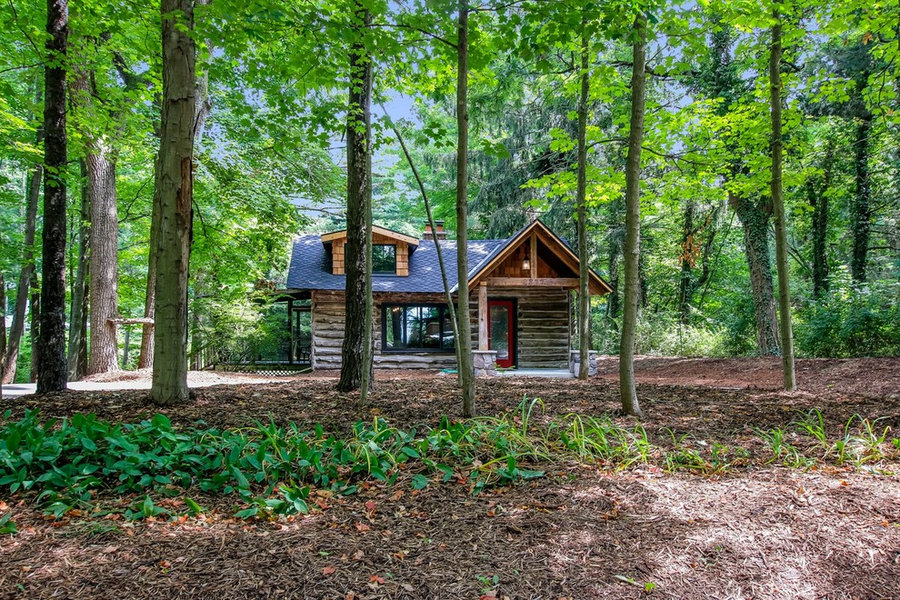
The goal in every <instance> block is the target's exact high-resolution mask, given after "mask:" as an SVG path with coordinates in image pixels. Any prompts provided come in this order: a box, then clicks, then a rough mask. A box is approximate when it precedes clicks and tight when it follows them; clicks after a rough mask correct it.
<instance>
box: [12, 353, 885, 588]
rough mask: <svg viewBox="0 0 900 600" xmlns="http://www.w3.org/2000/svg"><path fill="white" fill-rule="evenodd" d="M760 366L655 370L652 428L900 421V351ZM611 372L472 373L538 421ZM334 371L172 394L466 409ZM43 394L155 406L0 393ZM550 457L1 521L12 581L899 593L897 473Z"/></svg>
mask: <svg viewBox="0 0 900 600" xmlns="http://www.w3.org/2000/svg"><path fill="white" fill-rule="evenodd" d="M644 360H673V359H644ZM644 366H645V367H647V368H646V369H645V370H644V373H643V375H642V373H641V369H642V367H641V366H640V365H639V367H638V373H639V378H641V377H651V378H652V377H662V376H663V375H661V373H664V368H665V365H664V364H662V363H651V364H645V365H644ZM750 366H751V365H748V369H747V372H748V373H751V375H749V377H746V378H744V380H742V381H739V380H737V379H736V377H735V375H734V373H735V372H737V370H735V369H734V368H733V367H734V364H733V363H727V364H724V365H717V366H716V367H713V366H712V365H704V364H703V363H699V364H694V365H693V367H692V369H693V370H692V371H691V372H692V373H693V376H694V378H695V379H701V378H702V377H700V376H701V375H703V374H704V369H707V371H706V374H708V375H713V374H714V373H716V372H720V373H723V375H722V376H721V377H720V379H715V378H712V377H707V378H706V379H707V380H710V381H712V383H708V384H707V385H706V386H702V387H701V386H698V385H697V384H696V381H694V382H691V383H690V384H683V385H656V384H653V383H649V382H647V383H642V384H641V385H640V386H639V395H640V396H641V399H642V402H643V408H644V410H645V411H646V412H647V418H646V419H645V420H644V422H643V424H644V426H645V427H646V428H647V430H648V433H649V434H650V435H651V437H652V438H654V441H655V442H659V443H663V442H664V440H665V439H667V438H670V437H671V434H670V430H671V431H674V432H676V433H689V434H690V435H691V436H692V439H694V440H697V441H701V440H702V441H706V442H710V441H713V440H717V441H721V442H723V443H728V444H736V445H741V444H744V443H749V442H748V441H747V440H749V439H750V438H751V437H752V435H751V434H752V431H753V428H755V427H760V428H764V429H768V428H773V427H784V426H787V425H788V424H789V423H790V422H791V421H792V420H794V419H795V418H797V415H798V414H799V413H801V412H806V411H809V410H811V409H813V408H816V409H819V410H820V411H821V412H822V414H823V417H824V419H825V422H826V424H827V426H828V428H829V429H830V430H832V431H833V432H838V431H840V429H841V427H842V426H843V424H844V423H845V422H846V421H847V419H848V418H850V416H851V415H854V414H858V415H860V416H861V417H864V418H869V419H875V418H879V419H881V420H880V421H879V424H880V425H879V426H881V427H886V426H890V427H892V428H893V430H894V431H895V432H896V431H898V430H900V400H898V398H897V395H896V393H897V389H898V388H897V387H893V388H892V387H891V386H893V385H894V384H896V383H897V381H898V378H900V375H898V371H900V361H896V360H894V362H893V363H890V362H889V359H888V360H886V361H885V362H884V363H883V364H879V365H874V366H873V365H872V364H866V363H864V362H860V364H858V365H856V367H854V366H853V364H852V363H843V364H840V365H838V366H835V365H834V364H833V363H827V362H826V363H821V364H819V365H815V364H813V365H812V366H807V365H805V364H803V363H802V362H801V374H802V373H804V371H803V369H807V370H806V375H805V377H804V376H803V375H801V378H800V380H801V390H800V391H798V392H792V393H784V392H779V391H777V379H776V380H775V381H776V384H775V385H774V386H772V385H769V384H766V383H765V382H766V379H765V377H766V375H765V372H764V369H763V367H765V364H763V365H762V366H761V367H760V368H759V369H753V368H749V367H750ZM816 366H819V369H818V370H816V369H815V367H816ZM719 367H720V368H719ZM670 368H671V369H674V371H675V372H677V371H679V370H680V371H681V372H682V373H683V372H684V370H685V369H686V367H685V365H684V364H681V365H680V366H678V363H673V364H672V365H670ZM766 368H768V369H769V371H771V368H770V367H766ZM716 369H718V370H716ZM835 369H841V370H843V372H844V379H842V380H839V379H835V377H834V375H833V374H834V373H835ZM877 369H882V371H878V370H877ZM879 373H883V375H882V374H879ZM608 377H610V375H609V374H608V373H607V374H604V373H601V375H599V376H598V377H597V378H595V379H593V380H591V381H587V382H579V381H575V380H546V379H516V378H502V379H492V380H480V381H479V385H478V390H479V394H478V409H479V411H480V412H481V413H482V414H497V413H502V412H507V411H512V410H514V409H515V407H516V405H517V404H518V403H519V401H520V400H521V399H522V397H523V396H525V395H527V396H528V397H529V398H533V397H540V398H542V400H543V402H544V411H545V412H544V413H543V416H542V417H540V418H542V419H550V418H553V417H554V416H556V415H564V414H567V413H570V412H577V413H581V414H592V415H598V414H602V413H610V414H613V413H614V412H615V411H616V409H617V407H618V392H617V385H616V383H615V381H613V380H611V379H609V378H608ZM892 378H893V379H892ZM851 379H852V380H853V381H852V382H851ZM867 379H868V382H869V384H870V385H868V386H865V385H863V383H864V382H865V381H866V380H867ZM641 381H645V382H646V381H647V379H641ZM804 381H805V383H804ZM892 381H893V383H891V382H892ZM334 383H335V382H334V379H333V378H330V377H327V376H324V377H323V376H305V377H298V378H295V379H292V380H290V381H285V382H282V383H272V384H258V385H225V386H217V387H212V388H204V389H202V390H195V398H194V400H193V402H192V403H191V404H189V405H186V406H180V407H174V408H167V409H163V410H162V411H161V412H165V413H167V414H168V415H169V416H170V418H171V419H172V420H173V422H175V423H177V424H180V425H189V424H193V423H195V422H196V421H198V420H202V421H203V422H205V423H206V424H207V425H208V426H216V427H235V426H244V425H247V424H250V423H252V422H253V420H254V419H258V420H261V421H268V420H269V419H272V420H274V421H275V422H277V423H279V424H284V423H287V422H290V421H293V422H298V423H300V424H307V425H310V424H313V423H323V424H324V425H325V427H326V428H328V429H331V430H334V431H344V430H346V428H348V427H350V426H351V424H352V423H353V422H354V421H356V420H357V419H358V418H364V419H371V418H373V417H374V416H379V417H380V418H384V419H386V420H387V421H388V422H390V423H391V424H393V425H397V426H412V425H415V424H418V423H423V422H424V423H431V422H435V421H436V420H437V419H438V418H439V417H440V416H441V415H442V414H449V415H451V416H455V415H458V413H459V407H458V400H457V399H456V394H455V391H454V381H453V378H452V377H449V376H440V375H435V374H417V375H410V374H408V373H404V374H402V376H401V375H400V374H397V373H380V374H379V379H378V381H377V387H376V390H375V392H374V393H373V394H372V397H371V399H370V402H369V404H368V405H367V406H365V407H360V406H359V405H358V398H357V397H356V396H355V395H340V394H337V393H335V392H334V390H333V386H334ZM678 383H681V382H678ZM751 384H752V387H751ZM736 388H740V389H736ZM891 390H893V391H891ZM29 407H31V408H37V407H40V409H41V411H42V414H43V415H44V416H46V417H51V416H65V415H70V414H73V413H75V412H88V411H89V412H95V413H97V414H98V415H100V416H101V417H103V418H106V419H112V420H120V421H134V420H136V419H139V418H140V417H141V416H142V415H147V414H151V413H152V412H157V411H156V410H155V409H152V408H148V406H147V403H146V392H138V391H135V392H102V393H100V392H79V393H71V392H70V393H66V394H61V395H57V396H52V397H45V398H41V399H40V400H38V399H34V398H28V397H26V398H23V399H19V400H13V401H3V403H2V404H0V412H2V411H3V410H6V409H10V410H12V411H13V418H15V417H16V416H19V415H20V414H21V413H22V412H23V411H24V410H25V409H26V408H29ZM616 420H617V422H620V423H621V424H623V425H624V424H629V423H632V421H630V420H628V419H625V418H622V417H616ZM895 435H896V434H895ZM546 468H547V471H548V474H547V476H546V477H544V478H542V479H539V480H535V481H533V482H529V483H528V484H523V485H519V486H515V487H512V488H500V489H492V490H489V491H486V492H483V493H482V494H479V495H476V496H473V495H471V493H470V491H469V487H468V485H460V484H458V483H455V482H451V483H447V484H442V485H438V484H433V485H431V486H429V487H427V488H426V489H424V490H422V491H419V492H414V491H413V490H411V489H410V488H409V487H408V485H398V486H383V485H371V486H368V488H367V489H364V490H363V491H361V492H360V493H359V494H357V495H355V496H350V497H346V498H336V497H330V496H328V495H327V494H326V495H324V496H321V497H317V503H316V506H315V510H314V511H313V512H312V514H310V515H307V516H302V517H296V518H289V519H281V520H280V521H277V522H271V523H268V522H244V521H236V520H234V519H232V518H231V517H230V516H229V515H230V514H231V512H232V510H233V504H234V503H233V501H232V500H230V499H227V498H213V497H208V498H205V497H203V496H197V495H193V494H192V497H194V498H195V499H196V500H198V501H199V502H200V503H201V504H203V505H204V506H207V507H210V508H212V509H213V510H212V511H211V512H210V513H208V514H207V515H205V516H202V517H200V518H198V519H187V520H180V521H174V522H173V521H143V522H140V523H133V524H132V523H124V522H122V521H121V520H116V519H104V520H80V519H79V518H78V517H77V516H69V517H67V518H65V519H63V520H61V521H52V520H49V519H48V518H47V517H44V516H43V515H41V514H40V513H39V512H37V511H35V510H33V509H31V508H29V507H28V506H22V505H20V504H17V505H13V506H10V507H4V506H3V505H2V504H0V513H2V512H7V510H11V511H12V512H13V514H14V516H15V520H16V522H17V523H18V526H19V529H20V533H19V534H18V535H16V536H4V537H2V538H0V598H29V599H30V598H222V599H224V598H340V599H345V600H346V599H347V598H354V599H356V598H373V599H374V598H448V599H449V598H473V599H478V598H481V597H482V596H484V595H487V596H488V597H490V596H491V595H496V597H498V598H503V597H509V598H551V599H559V598H638V597H648V596H649V597H665V598H785V599H787V598H873V599H874V598H900V477H898V476H897V475H894V474H885V473H879V472H877V471H872V472H867V471H863V470H854V469H852V468H849V467H847V468H837V467H827V468H821V469H815V470H811V471H807V472H803V471H799V470H795V469H787V468H783V467H774V466H761V465H751V466H749V467H746V468H742V469H739V470H736V471H735V472H733V473H732V474H730V475H726V476H721V477H701V476H695V475H689V474H680V475H670V474H664V473H662V472H660V470H659V469H658V468H653V467H644V468H636V469H630V470H628V471H625V472H619V473H610V472H605V471H602V470H599V469H597V468H593V467H588V466H583V465H572V464H560V465H547V466H546ZM894 471H897V469H894ZM0 499H2V497H0ZM6 500H7V501H8V502H9V501H10V499H9V498H6Z"/></svg>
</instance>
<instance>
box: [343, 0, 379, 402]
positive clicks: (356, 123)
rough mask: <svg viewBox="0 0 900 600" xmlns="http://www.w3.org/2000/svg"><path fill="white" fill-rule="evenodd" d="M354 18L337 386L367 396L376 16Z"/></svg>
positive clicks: (357, 13) (359, 13)
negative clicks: (371, 41)
mask: <svg viewBox="0 0 900 600" xmlns="http://www.w3.org/2000/svg"><path fill="white" fill-rule="evenodd" d="M354 20H355V23H354V34H355V39H354V42H353V44H352V45H351V47H350V93H349V106H348V109H347V244H346V246H345V250H344V252H345V263H344V265H345V270H346V274H347V275H346V277H347V284H346V286H345V310H346V319H345V323H344V340H343V342H342V344H341V377H340V380H339V381H338V390H339V391H342V392H348V391H350V390H355V389H357V388H360V389H361V392H362V394H361V395H363V400H364V399H365V393H366V392H367V391H368V381H369V379H370V375H371V371H372V351H371V346H372V291H371V286H372V283H371V278H372V266H371V265H372V259H371V252H372V250H371V247H372V242H371V240H372V154H371V132H372V59H371V57H370V56H369V52H368V50H367V49H366V43H365V42H366V41H365V35H366V33H365V32H366V30H367V29H368V28H369V27H371V24H372V14H371V13H370V12H369V11H368V10H366V9H365V8H364V7H363V3H362V2H361V1H357V2H356V3H355V10H354Z"/></svg>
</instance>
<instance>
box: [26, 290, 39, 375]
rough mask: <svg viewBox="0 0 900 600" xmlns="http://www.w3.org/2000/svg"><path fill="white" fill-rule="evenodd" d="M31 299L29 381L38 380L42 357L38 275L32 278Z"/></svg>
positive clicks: (29, 309) (29, 310)
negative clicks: (39, 364) (39, 363)
mask: <svg viewBox="0 0 900 600" xmlns="http://www.w3.org/2000/svg"><path fill="white" fill-rule="evenodd" d="M30 289H31V300H30V304H29V308H28V312H29V315H30V316H31V332H30V334H31V336H30V337H31V364H30V365H29V375H28V381H37V377H38V361H39V360H40V357H41V343H40V336H41V291H40V286H39V285H38V279H37V276H35V277H32V278H31V288H30Z"/></svg>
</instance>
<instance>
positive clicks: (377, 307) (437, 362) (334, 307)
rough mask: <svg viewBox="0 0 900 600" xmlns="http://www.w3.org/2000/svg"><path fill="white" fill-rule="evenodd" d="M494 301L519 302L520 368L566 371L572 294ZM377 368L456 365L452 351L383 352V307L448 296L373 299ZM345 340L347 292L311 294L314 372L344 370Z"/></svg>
mask: <svg viewBox="0 0 900 600" xmlns="http://www.w3.org/2000/svg"><path fill="white" fill-rule="evenodd" d="M470 297H471V301H470V306H469V311H470V320H471V323H472V348H473V349H477V348H478V295H477V294H472V295H471V296H470ZM488 298H489V299H498V300H500V299H513V300H515V301H516V327H517V348H516V352H517V359H518V366H519V367H521V368H530V369H564V368H567V367H568V364H569V347H570V340H571V316H570V315H571V308H570V305H569V293H568V292H567V291H566V290H560V289H549V288H545V289H541V288H502V289H498V288H489V289H488ZM373 300H374V302H373V309H374V312H373V315H372V318H373V322H374V323H375V329H374V334H373V335H374V341H375V366H376V367H377V368H387V369H446V368H455V367H456V356H455V355H454V354H453V353H452V352H447V353H440V352H388V353H382V351H381V325H382V323H381V307H382V305H384V304H385V303H388V304H419V303H422V304H441V303H443V302H444V296H443V294H378V293H376V294H375V295H374V298H373ZM343 339H344V293H343V292H336V291H314V292H312V355H311V363H312V367H313V369H339V368H340V367H341V344H342V342H343Z"/></svg>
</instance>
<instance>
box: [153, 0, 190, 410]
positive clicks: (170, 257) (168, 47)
mask: <svg viewBox="0 0 900 600" xmlns="http://www.w3.org/2000/svg"><path fill="white" fill-rule="evenodd" d="M161 13H162V51H163V61H162V64H163V103H162V121H161V126H160V147H159V178H158V179H157V181H156V185H157V187H158V188H159V206H158V209H159V217H160V219H159V232H158V240H157V246H156V285H155V296H156V326H155V328H154V329H155V335H156V343H155V348H154V355H153V385H152V387H151V389H150V396H151V398H152V400H153V401H154V402H155V403H157V404H163V405H166V404H174V403H177V402H184V401H186V400H187V399H188V387H187V339H188V338H187V336H188V322H187V316H188V315H187V294H188V268H189V262H190V252H191V225H192V212H191V204H192V201H193V151H194V121H195V117H196V105H197V89H196V81H195V76H196V48H195V45H194V40H193V37H192V33H193V29H194V3H193V0H162V3H161Z"/></svg>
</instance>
